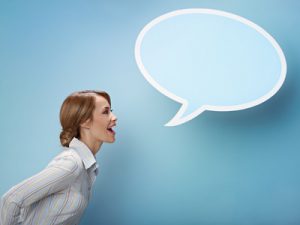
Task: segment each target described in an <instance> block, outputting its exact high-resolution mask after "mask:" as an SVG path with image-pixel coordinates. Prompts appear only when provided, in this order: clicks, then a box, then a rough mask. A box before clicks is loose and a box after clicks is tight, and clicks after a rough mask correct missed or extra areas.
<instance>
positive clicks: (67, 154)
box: [47, 148, 83, 175]
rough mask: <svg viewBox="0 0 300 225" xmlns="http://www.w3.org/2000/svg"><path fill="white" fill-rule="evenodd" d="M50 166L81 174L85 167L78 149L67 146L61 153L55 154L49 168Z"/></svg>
mask: <svg viewBox="0 0 300 225" xmlns="http://www.w3.org/2000/svg"><path fill="white" fill-rule="evenodd" d="M48 167H57V168H60V169H63V170H64V171H66V172H69V173H74V174H76V175H79V174H80V173H81V171H82V169H83V166H82V161H81V159H80V157H79V156H78V155H77V153H76V151H75V150H74V149H71V148H65V149H64V150H63V151H62V152H61V153H59V154H58V155H57V156H55V157H54V158H53V159H52V160H51V161H50V163H49V164H48V165H47V168H48Z"/></svg>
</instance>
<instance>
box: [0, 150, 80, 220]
mask: <svg viewBox="0 0 300 225" xmlns="http://www.w3.org/2000/svg"><path fill="white" fill-rule="evenodd" d="M79 173H80V168H79V165H78V164H77V162H76V159H75V158H74V157H73V156H72V155H65V156H64V155H62V156H60V157H57V158H55V159H54V160H53V161H52V162H51V163H50V164H49V165H48V166H47V167H46V168H45V169H44V170H42V171H41V172H39V173H38V174H36V175H34V176H32V177H30V178H28V179H26V180H24V181H22V182H21V183H19V184H17V185H15V186H13V187H12V188H11V189H10V190H9V191H8V192H6V193H5V194H4V195H3V196H2V199H1V201H0V224H1V225H12V224H17V221H18V217H19V215H20V210H21V208H23V207H26V206H29V205H31V204H32V203H34V202H36V201H38V200H40V199H42V198H44V197H46V196H48V195H50V194H53V193H55V192H59V191H61V190H64V189H65V188H67V187H68V186H69V185H70V184H71V183H73V182H74V181H75V180H76V178H77V177H78V175H79Z"/></svg>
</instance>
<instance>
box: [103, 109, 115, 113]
mask: <svg viewBox="0 0 300 225" xmlns="http://www.w3.org/2000/svg"><path fill="white" fill-rule="evenodd" d="M109 111H111V112H112V111H113V110H112V109H110V110H108V109H106V110H105V111H104V112H103V114H108V113H109Z"/></svg>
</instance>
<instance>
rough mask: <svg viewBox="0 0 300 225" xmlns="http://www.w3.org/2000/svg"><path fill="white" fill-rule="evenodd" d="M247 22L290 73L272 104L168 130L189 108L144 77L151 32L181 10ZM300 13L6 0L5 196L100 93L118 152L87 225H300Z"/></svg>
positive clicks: (104, 168)
mask: <svg viewBox="0 0 300 225" xmlns="http://www.w3.org/2000/svg"><path fill="white" fill-rule="evenodd" d="M193 7H203V8H213V9H219V10H224V11H228V12H231V13H234V14H238V15H240V16H243V17H245V18H247V19H249V20H251V21H253V22H254V23H256V24H258V25H260V26H261V27H263V28H264V29H265V30H266V31H268V32H269V33H270V34H271V35H272V36H273V37H274V38H275V39H276V40H277V42H278V43H279V44H280V45H281V47H282V49H283V51H284V53H285V55H286V59H287V65H288V73H287V78H286V81H285V83H284V85H283V87H282V88H281V90H280V91H279V92H278V93H277V94H276V95H275V96H274V97H273V98H271V99H270V100H269V101H267V102H265V103H263V104H261V105H259V106H257V107H254V108H251V109H247V110H243V111H237V112H226V113H224V112H205V113H203V114H202V115H200V116H198V117H197V118H195V119H193V120H192V121H190V122H188V123H186V124H183V125H180V126H177V127H164V126H163V124H165V123H166V122H167V121H169V119H170V118H171V117H172V116H174V114H175V113H176V111H177V110H178V109H179V108H180V105H178V104H177V103H176V102H173V101H172V100H170V99H168V98H166V97H165V96H163V95H162V94H160V93H159V92H157V91H156V90H155V89H154V88H153V87H152V86H151V85H149V83H148V82H147V81H146V80H145V79H144V78H143V76H142V75H141V74H140V72H139V70H138V68H137V66H136V64H135V60H134V44H135V40H136V37H137V35H138V33H139V31H140V30H141V29H142V28H143V26H144V25H145V24H147V23H148V22H149V21H151V20H152V19H154V18H155V17H157V16H160V15H162V14H164V13H167V12H170V11H173V10H177V9H182V8H193ZM299 11H300V2H299V1H297V0H281V1H279V0H252V1H250V0H248V1H242V0H236V1H234V0H223V1H220V0H219V1H217V0H209V1H205V0H202V1H201V0H198V1H191V0H181V1H179V0H165V1H159V0H153V1H138V0H128V1H113V0H110V1H109V0H106V1H104V0H103V1H100V0H99V1H96V0H88V1H71V0H68V1H63V0H60V1H58V0H53V1H31V0H28V1H18V0H1V1H0V76H1V79H0V103H1V106H0V115H1V116H0V124H1V136H0V141H1V157H0V194H1V195H2V194H4V193H5V191H6V190H8V189H9V188H10V187H11V186H13V185H14V184H16V183H18V182H20V181H22V180H23V179H25V178H27V177H29V176H32V175H33V174H35V173H37V172H38V171H40V170H42V169H43V168H44V167H45V166H46V165H47V163H48V162H49V161H50V160H51V159H52V158H53V157H54V156H55V155H56V154H58V153H59V152H60V151H61V149H60V143H59V138H58V136H59V132H60V125H59V119H58V114H59V109H60V106H61V103H62V101H63V100H64V98H65V97H66V96H67V95H68V94H70V93H71V92H73V91H76V90H82V89H103V90H106V91H107V92H109V93H110V94H111V97H112V108H113V109H114V112H115V114H116V115H117V116H118V127H117V128H116V132H117V135H116V138H117V140H116V142H115V143H114V144H104V145H103V146H102V148H101V151H100V152H99V153H98V155H97V159H98V161H99V164H100V173H99V176H98V178H97V181H96V183H95V186H94V191H93V198H92V199H91V202H90V204H89V206H88V208H87V210H86V212H85V214H84V216H83V218H82V223H81V224H104V225H153V224H155V225H169V224H170V225H198V224H200V225H215V224H216V225H223V224H224V225H227V224H228V225H244V224H245V225H246V224H247V225H248V224H249V225H260V224H264V225H269V224H270V225H287V224H288V225H291V224H295V225H296V224H300V213H299V211H300V179H299V176H300V170H299V165H300V163H299V162H300V152H299V149H300V148H299V138H300V136H299V127H300V117H299V109H300V101H299V97H300V92H299V88H298V86H299V85H300V77H299V71H300V63H299V53H300V43H299V40H300V32H299V21H300V14H299Z"/></svg>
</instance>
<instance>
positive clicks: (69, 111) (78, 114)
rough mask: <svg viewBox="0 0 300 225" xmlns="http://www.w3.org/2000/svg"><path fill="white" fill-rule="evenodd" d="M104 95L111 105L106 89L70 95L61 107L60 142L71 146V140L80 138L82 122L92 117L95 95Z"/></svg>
mask: <svg viewBox="0 0 300 225" xmlns="http://www.w3.org/2000/svg"><path fill="white" fill-rule="evenodd" d="M96 95H99V96H102V97H104V98H105V99H106V100H107V101H108V103H109V105H111V101H110V96H109V95H108V94H107V93H106V92H105V91H95V90H85V91H78V92H74V93H72V94H71V95H69V96H68V97H67V98H66V99H65V100H64V102H63V104H62V106H61V108H60V123H61V126H62V131H61V133H60V143H61V145H62V146H65V147H69V144H70V142H71V140H72V139H73V138H74V137H76V138H80V130H79V128H80V124H82V123H83V122H85V121H86V120H88V119H93V118H92V115H93V114H92V113H93V111H94V109H95V100H96V98H95V96H96Z"/></svg>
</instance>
